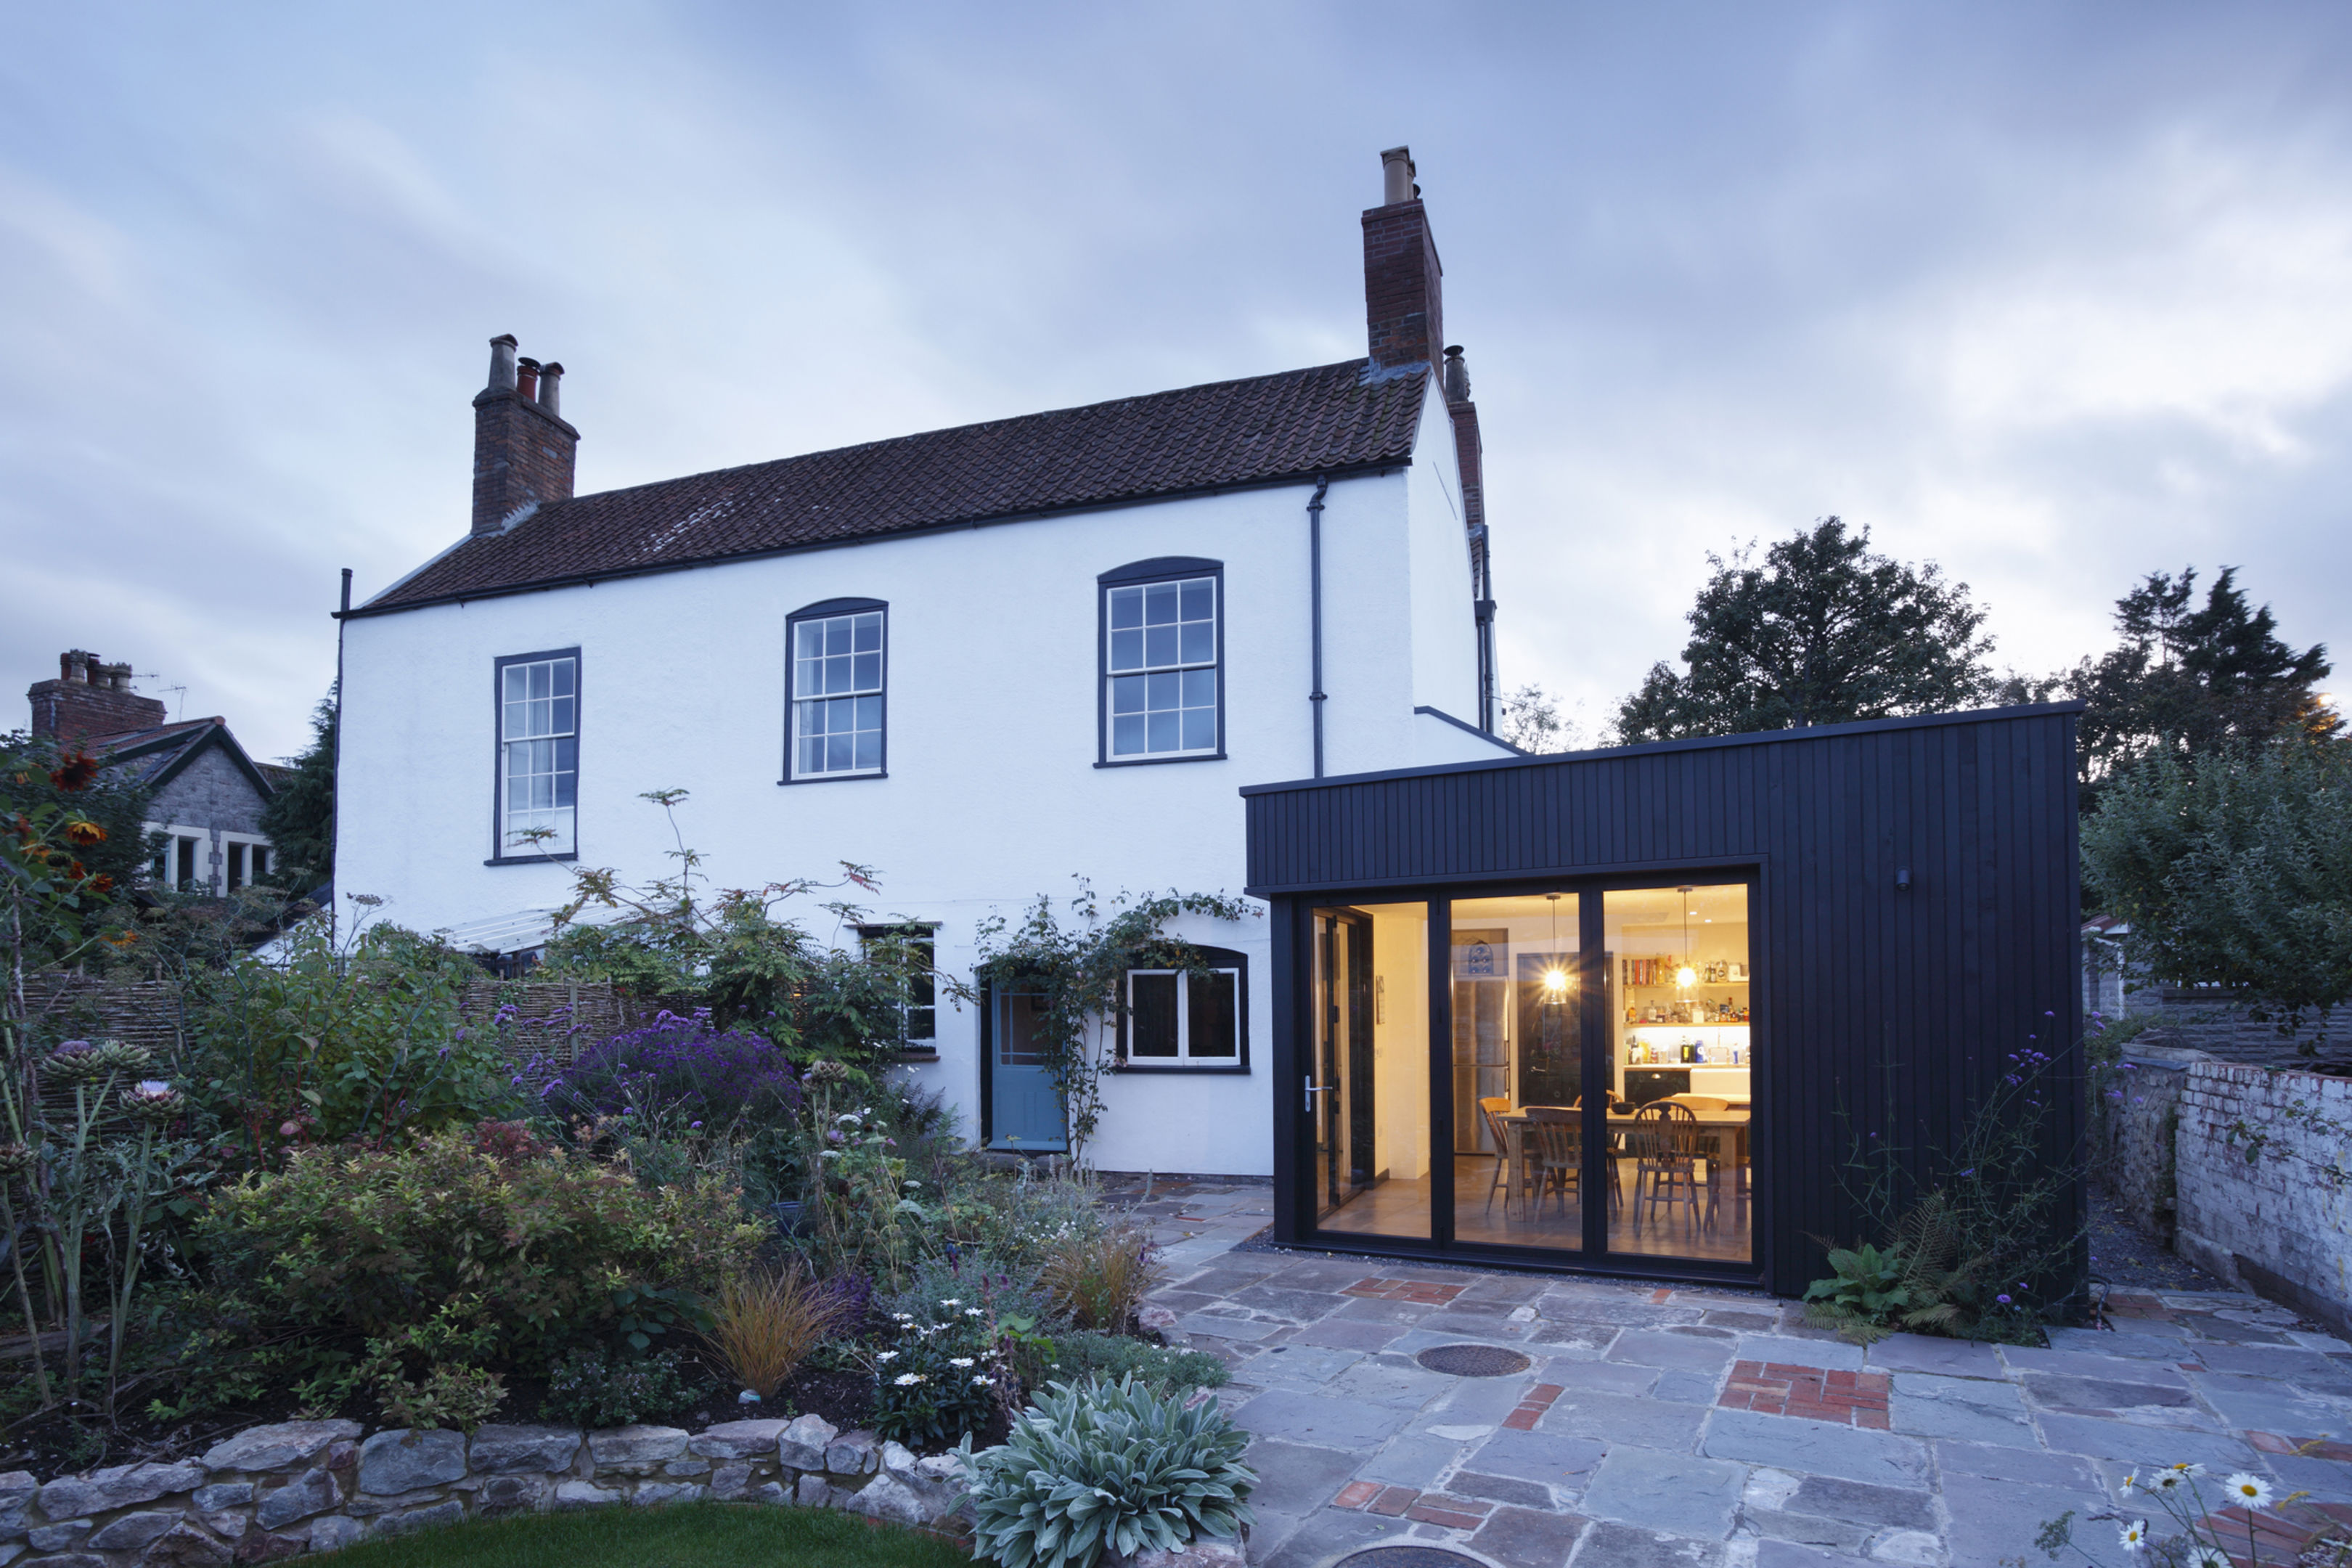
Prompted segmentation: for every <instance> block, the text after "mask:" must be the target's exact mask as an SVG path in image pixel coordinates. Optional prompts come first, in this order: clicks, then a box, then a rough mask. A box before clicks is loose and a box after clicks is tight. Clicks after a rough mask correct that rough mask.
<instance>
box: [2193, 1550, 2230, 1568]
mask: <svg viewBox="0 0 2352 1568" xmlns="http://www.w3.org/2000/svg"><path fill="white" fill-rule="evenodd" d="M2188 1568H2237V1564H2236V1563H2232V1562H2231V1561H2230V1554H2229V1553H2228V1552H2224V1551H2222V1550H2221V1548H2220V1547H2218V1546H2192V1547H2190V1548H2189V1561H2188Z"/></svg>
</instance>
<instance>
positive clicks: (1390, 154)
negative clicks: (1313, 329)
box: [1364, 147, 1445, 372]
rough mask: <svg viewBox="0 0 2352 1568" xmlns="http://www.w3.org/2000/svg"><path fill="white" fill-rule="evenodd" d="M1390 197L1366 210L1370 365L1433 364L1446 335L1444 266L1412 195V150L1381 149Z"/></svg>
mask: <svg viewBox="0 0 2352 1568" xmlns="http://www.w3.org/2000/svg"><path fill="white" fill-rule="evenodd" d="M1381 168H1382V171H1383V172H1384V173H1385V174H1386V175H1387V184H1388V189H1387V195H1388V201H1387V203H1386V204H1385V205H1381V206H1377V207H1372V208H1370V209H1369V210H1367V211H1366V212H1365V214H1364V318H1365V324H1366V325H1367V327H1368V328H1369V329H1370V342H1369V343H1368V345H1367V346H1368V347H1369V349H1370V355H1371V362H1372V368H1373V370H1374V371H1376V372H1378V371H1391V370H1400V369H1402V368H1403V367H1405V366H1407V365H1416V364H1418V365H1427V366H1430V367H1432V368H1435V366H1436V365H1437V363H1438V361H1439V359H1440V357H1441V356H1440V353H1439V347H1438V345H1439V344H1441V343H1443V342H1444V341H1445V339H1444V331H1445V327H1444V306H1443V303H1442V301H1441V299H1440V294H1441V289H1442V286H1441V284H1440V281H1439V279H1440V278H1441V276H1442V274H1443V271H1444V269H1443V268H1441V267H1440V266H1439V264H1438V260H1437V244H1436V241H1435V240H1433V238H1431V237H1430V233H1429V213H1428V209H1427V208H1425V207H1423V205H1422V204H1421V203H1420V202H1419V201H1418V200H1416V199H1415V198H1414V196H1413V184H1412V153H1410V152H1408V151H1407V150H1406V149H1404V148H1402V147H1391V148H1390V149H1389V150H1388V151H1387V152H1385V153H1381Z"/></svg>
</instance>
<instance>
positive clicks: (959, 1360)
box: [948, 1355, 973, 1366]
mask: <svg viewBox="0 0 2352 1568" xmlns="http://www.w3.org/2000/svg"><path fill="white" fill-rule="evenodd" d="M948 1364H949V1365H950V1366H971V1365H972V1364H973V1362H972V1359H971V1357H970V1356H968V1355H951V1356H950V1357H948Z"/></svg>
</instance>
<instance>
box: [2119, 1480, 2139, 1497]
mask: <svg viewBox="0 0 2352 1568" xmlns="http://www.w3.org/2000/svg"><path fill="white" fill-rule="evenodd" d="M2138 1484H2139V1478H2138V1477H2137V1476H2126V1477H2125V1478H2124V1484H2123V1487H2122V1489H2121V1490H2122V1492H2123V1495H2124V1496H2126V1497H2129V1496H2131V1495H2132V1488H2134V1487H2136V1486H2137V1485H2138Z"/></svg>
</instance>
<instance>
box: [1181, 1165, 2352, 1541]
mask: <svg viewBox="0 0 2352 1568" xmlns="http://www.w3.org/2000/svg"><path fill="white" fill-rule="evenodd" d="M1213 1187H1214V1184H1213V1183H1210V1182H1207V1181H1205V1180H1202V1179H1192V1180H1190V1181H1188V1182H1187V1184H1185V1186H1184V1190H1183V1191H1182V1193H1181V1194H1174V1195H1173V1196H1172V1199H1171V1203H1170V1204H1169V1205H1168V1206H1165V1207H1163V1206H1161V1205H1160V1203H1159V1202H1158V1201H1157V1200H1155V1203H1154V1205H1153V1211H1154V1212H1151V1213H1150V1214H1148V1215H1139V1217H1142V1218H1147V1219H1148V1220H1149V1222H1150V1225H1151V1226H1152V1228H1153V1231H1154V1234H1155V1236H1156V1237H1162V1238H1163V1239H1166V1240H1170V1241H1176V1242H1179V1243H1181V1250H1180V1251H1179V1253H1178V1254H1177V1262H1176V1263H1175V1265H1174V1266H1173V1267H1172V1268H1171V1276H1170V1279H1169V1280H1168V1283H1167V1284H1166V1285H1165V1286H1164V1287H1163V1288H1162V1289H1160V1291H1159V1292H1157V1293H1156V1294H1155V1296H1154V1300H1155V1302H1157V1303H1164V1304H1167V1305H1169V1306H1171V1307H1172V1308H1174V1309H1175V1310H1177V1311H1178V1313H1179V1330H1178V1331H1177V1333H1176V1334H1175V1335H1173V1336H1171V1337H1176V1338H1182V1339H1186V1340H1189V1341H1190V1342H1192V1343H1193V1344H1194V1345H1195V1346H1196V1347H1198V1348H1201V1349H1203V1350H1208V1351H1211V1352H1213V1353H1216V1354H1218V1355H1219V1356H1221V1357H1222V1358H1223V1359H1224V1360H1225V1361H1226V1363H1228V1364H1229V1365H1231V1366H1233V1367H1234V1383H1233V1384H1231V1385H1230V1386H1228V1387H1226V1388H1224V1389H1222V1390H1220V1391H1218V1398H1219V1400H1220V1402H1221V1403H1222V1404H1223V1406H1224V1407H1225V1408H1226V1409H1227V1410H1229V1411H1232V1412H1234V1415H1235V1419H1236V1420H1237V1421H1239V1422H1240V1424H1241V1425H1242V1426H1244V1427H1245V1428H1247V1429H1248V1430H1249V1431H1250V1432H1251V1433H1252V1434H1253V1440H1252V1444H1251V1447H1250V1450H1249V1454H1248V1457H1247V1461H1246V1462H1248V1463H1249V1464H1251V1465H1252V1466H1254V1467H1255V1468H1258V1469H1259V1471H1260V1473H1261V1475H1262V1477H1263V1479H1262V1482H1261V1486H1260V1489H1259V1491H1258V1493H1257V1497H1256V1506H1257V1510H1258V1513H1259V1522H1258V1524H1257V1526H1256V1527H1255V1529H1254V1530H1253V1531H1252V1532H1251V1539H1250V1545H1249V1557H1250V1561H1251V1562H1252V1563H1259V1564H1268V1565H1272V1568H1327V1565H1328V1563H1330V1562H1331V1561H1332V1560H1334V1559H1335V1558H1336V1557H1337V1556H1339V1554H1341V1553H1342V1552H1347V1551H1350V1550H1354V1549H1357V1548H1360V1547H1362V1546H1365V1545H1370V1544H1374V1543H1384V1542H1417V1543H1421V1544H1426V1545H1438V1546H1447V1547H1451V1548H1454V1549H1455V1550H1460V1551H1466V1552H1472V1553H1475V1554H1478V1555H1480V1556H1482V1557H1484V1558H1485V1559H1486V1561H1487V1562H1490V1563H1496V1564H1500V1565H1501V1568H1666V1565H1672V1568H1820V1565H1822V1564H1829V1563H1843V1564H1851V1563H1856V1562H1871V1563H1908V1564H1917V1565H1923V1568H1993V1565H1994V1564H1995V1563H1999V1562H2000V1560H2001V1559H2002V1558H2004V1557H2024V1558H2025V1559H2027V1560H2028V1561H2030V1562H2035V1563H2039V1562H2042V1561H2043V1560H2044V1559H2043V1558H2042V1554H2041V1553H2040V1552H2038V1551H2036V1550H2035V1549H2034V1547H2033V1537H2034V1535H2035V1534H2036V1533H2037V1532H2038V1531H2040V1530H2041V1528H2042V1523H2043V1522H2044V1521H2047V1520H2050V1519H2053V1518H2055V1517H2056V1516H2057V1515H2058V1514H2060V1513H2062V1512H2064V1511H2065V1510H2069V1509H2072V1510H2074V1512H2075V1530H2074V1539H2075V1541H2076V1542H2078V1543H2079V1544H2080V1545H2081V1546H2082V1547H2083V1548H2084V1550H2085V1551H2086V1552H2088V1554H2089V1556H2090V1559H2091V1561H2093V1562H2095V1563H2102V1564H2113V1565H2115V1568H2124V1565H2125V1564H2126V1563H2133V1562H2134V1561H2135V1560H2134V1559H2132V1558H2131V1557H2130V1556H2129V1554H2127V1553H2126V1552H2124V1550H2123V1548H2122V1546H2121V1544H2120V1542H2119V1541H2118V1540H2117V1534H2116V1517H2117V1516H2118V1515H2119V1514H2121V1513H2122V1512H2123V1510H2125V1508H2126V1506H2127V1505H2128V1504H2130V1502H2131V1501H2132V1499H2131V1498H2130V1497H2129V1496H2128V1495H2127V1494H2125V1493H2124V1492H2123V1491H2122V1481H2123V1478H2124V1477H2125V1475H2126V1474H2127V1473H2131V1472H2133V1471H2135V1470H2137V1471H2140V1472H2142V1473H2145V1472H2146V1471H2147V1469H2149V1468H2153V1467H2155V1466H2159V1465H2163V1464H2168V1463H2172V1462H2174V1461H2177V1460H2194V1461H2197V1462H2200V1463H2202V1464H2204V1465H2206V1466H2207V1467H2208V1469H2209V1472H2211V1473H2215V1474H2221V1473H2226V1472H2228V1471H2231V1470H2236V1469H2241V1468H2242V1469H2248V1470H2251V1471H2252V1472H2253V1473H2255V1474H2257V1475H2261V1476H2263V1477H2264V1478H2266V1479H2269V1480H2270V1481H2271V1482H2272V1484H2273V1486H2274V1487H2275V1488H2276V1489H2278V1490H2279V1491H2280V1492H2281V1493H2282V1494H2284V1492H2287V1491H2292V1490H2295V1489H2306V1490H2308V1491H2310V1492H2311V1493H2312V1494H2313V1497H2314V1499H2315V1500H2321V1501H2335V1500H2341V1501H2342V1502H2343V1503H2346V1504H2352V1346H2347V1345H2345V1343H2344V1342H2342V1341H2340V1340H2337V1339H2336V1338H2335V1337H2333V1336H2330V1335H2324V1334H2315V1333H2312V1332H2309V1331H2306V1330H2301V1329H2297V1328H2295V1327H2294V1318H2293V1316H2292V1314H2288V1313H2284V1312H2283V1311H2282V1310H2280V1309H2278V1308H2276V1307H2274V1306H2273V1305H2272V1304H2270V1303H2268V1302H2265V1301H2262V1300H2258V1299H2256V1298H2253V1297H2251V1296H2246V1295H2242V1294H2240V1293H2236V1292H2165V1293H2163V1294H2162V1295H2160V1296H2159V1295H2156V1294H2152V1293H2147V1292H2119V1293H2117V1294H2116V1296H2115V1297H2114V1298H2112V1299H2111V1300H2110V1309H2111V1310H2112V1312H2113V1315H2114V1320H2115V1321H2116V1325H2117V1330H2118V1331H2107V1330H2100V1329H2068V1330H2058V1331H2053V1333H2052V1335H2051V1339H2050V1345H2049V1347H2048V1348H2046V1349H2044V1348H2039V1347H2036V1348H2025V1347H2012V1346H2002V1347H1999V1348H1995V1347H1993V1346H1990V1345H1983V1344H1969V1343H1962V1342H1956V1341H1948V1340H1938V1339H1934V1338H1932V1337H1928V1336H1924V1335H1916V1334H1895V1335H1891V1336H1888V1337H1887V1338H1885V1339H1883V1340H1881V1341H1879V1342H1876V1343H1874V1344H1872V1345H1870V1346H1868V1347H1861V1346H1855V1345H1852V1344H1850V1343H1848V1342H1845V1341H1843V1340H1842V1339H1840V1338H1838V1337H1837V1336H1836V1335H1834V1334H1832V1333H1829V1332H1826V1331H1822V1330H1819V1329H1816V1328H1814V1327H1812V1326H1811V1324H1809V1323H1807V1322H1806V1321H1805V1319H1804V1315H1803V1312H1802V1310H1801V1308H1800V1307H1799V1306H1798V1305H1797V1304H1795V1303H1791V1302H1784V1301H1778V1300H1772V1299H1771V1298H1769V1297H1766V1296H1763V1295H1760V1294H1759V1295H1748V1294H1743V1293H1740V1292H1738V1291H1734V1290H1727V1289H1724V1288H1722V1287H1719V1286H1710V1287H1706V1288H1704V1289H1689V1290H1683V1289H1675V1288H1672V1287H1660V1286H1656V1285H1644V1284H1633V1283H1624V1282H1619V1281H1613V1280H1602V1279H1581V1278H1565V1277H1557V1276H1542V1275H1533V1274H1513V1273H1503V1272H1496V1271H1481V1270H1477V1269H1471V1268H1454V1267H1451V1266H1441V1265H1418V1264H1401V1263H1397V1262H1394V1261H1391V1260H1382V1259H1362V1258H1345V1257H1334V1256H1329V1255H1324V1254H1318V1253H1312V1252H1278V1251H1272V1250H1263V1249H1256V1247H1255V1244H1253V1247H1251V1248H1245V1249H1244V1250H1240V1251H1234V1250H1230V1249H1231V1248H1233V1247H1236V1246H1239V1245H1240V1244H1242V1243H1244V1242H1247V1241H1249V1240H1250V1238H1251V1237H1252V1236H1253V1235H1254V1234H1255V1233H1256V1232H1258V1231H1260V1230H1262V1229H1263V1228H1264V1227H1265V1225H1266V1224H1267V1222H1268V1219H1269V1217H1270V1210H1271V1204H1270V1202H1269V1201H1268V1199H1269V1194H1268V1191H1267V1189H1265V1187H1264V1186H1252V1185H1249V1184H1235V1185H1234V1187H1233V1189H1232V1190H1231V1191H1230V1192H1218V1191H1214V1190H1212V1189H1213ZM1463 1343H1470V1344H1491V1345H1497V1346H1504V1347H1508V1348H1512V1349H1516V1350H1518V1351H1519V1352H1522V1353H1524V1354H1526V1355H1527V1356H1528V1358H1529V1363H1530V1364H1529V1365H1528V1368H1527V1370H1526V1371H1524V1372H1522V1373H1515V1374H1512V1375H1510V1376H1506V1377H1495V1378H1454V1377H1447V1376H1444V1375H1442V1374H1439V1373H1431V1372H1429V1371H1427V1370H1426V1369H1424V1368H1422V1367H1420V1366H1418V1365H1417V1364H1415V1363H1413V1361H1412V1354H1413V1353H1414V1352H1418V1351H1420V1350H1423V1349H1425V1348H1428V1347H1430V1346H1432V1345H1437V1344H1463ZM1740 1366H1747V1367H1750V1368H1752V1369H1754V1370H1753V1372H1752V1373H1749V1374H1747V1378H1746V1380H1747V1381H1748V1382H1749V1383H1769V1384H1771V1385H1772V1387H1771V1388H1768V1389H1767V1391H1766V1392H1767V1394H1773V1392H1774V1390H1775V1389H1785V1390H1786V1393H1784V1394H1778V1395H1777V1396H1775V1397H1767V1398H1765V1399H1763V1400H1762V1401H1761V1403H1760V1404H1759V1400H1758V1395H1757V1394H1756V1391H1755V1390H1754V1389H1740V1390H1734V1388H1733V1386H1732V1385H1733V1383H1734V1381H1735V1380H1736V1379H1738V1378H1740V1377H1741V1376H1742V1374H1741V1373H1740V1372H1739V1371H1738V1368H1739V1367H1740ZM1775 1368H1778V1369H1779V1370H1778V1371H1777V1372H1775V1371H1774V1370H1773V1369H1775ZM1832 1377H1835V1378H1836V1379H1838V1380H1840V1381H1838V1383H1837V1386H1836V1390H1835V1391H1834V1392H1836V1394H1838V1398H1837V1399H1834V1400H1832V1398H1831V1394H1832V1392H1833V1391H1832V1387H1831V1380H1832ZM1800 1385H1801V1386H1800ZM1874 1390H1883V1391H1884V1392H1883V1393H1879V1394H1873V1392H1872V1391H1874ZM1734 1394H1736V1395H1737V1397H1736V1398H1733V1399H1732V1401H1731V1403H1732V1405H1734V1406H1737V1405H1741V1404H1745V1405H1747V1406H1748V1407H1746V1408H1738V1407H1727V1405H1726V1404H1725V1401H1726V1399H1727V1396H1730V1395H1734ZM1874 1400H1875V1401H1876V1402H1877V1403H1878V1404H1881V1405H1883V1406H1884V1410H1883V1412H1882V1415H1883V1416H1884V1418H1885V1419H1886V1421H1887V1423H1888V1428H1887V1429H1886V1430H1874V1429H1871V1427H1870V1426H1868V1425H1864V1424H1857V1423H1858V1422H1859V1421H1860V1418H1861V1417H1862V1416H1863V1415H1866V1414H1867V1413H1868V1412H1869V1410H1870V1409H1872V1408H1874V1404H1873V1402H1874ZM1817 1406H1818V1408H1817ZM1776 1408H1777V1409H1778V1410H1779V1411H1780V1412H1781V1413H1778V1414H1775V1413H1773V1411H1774V1409H1776ZM1832 1416H1835V1417H1837V1418H1836V1419H1831V1418H1830V1417H1832ZM2315 1439H2324V1440H2328V1441H2331V1442H2333V1443H2336V1444H2341V1445H2343V1446H2342V1447H2331V1448H2328V1449H2326V1453H2327V1454H2328V1455H2331V1456H2340V1457H2322V1450H2321V1449H2319V1448H2317V1447H2310V1446H2309V1445H2311V1444H2312V1442H2313V1441H2314V1440H2315ZM2299 1448H2300V1451H2298V1449H2299ZM2147 1511H2149V1510H2147V1508H2146V1507H2145V1506H2144V1505H2143V1506H2142V1507H2140V1508H2139V1509H2137V1510H2134V1511H2133V1513H2132V1515H2131V1517H2137V1516H2138V1515H2139V1514H2142V1513H2146V1512H2147ZM2347 1517H2352V1513H2347Z"/></svg>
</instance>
